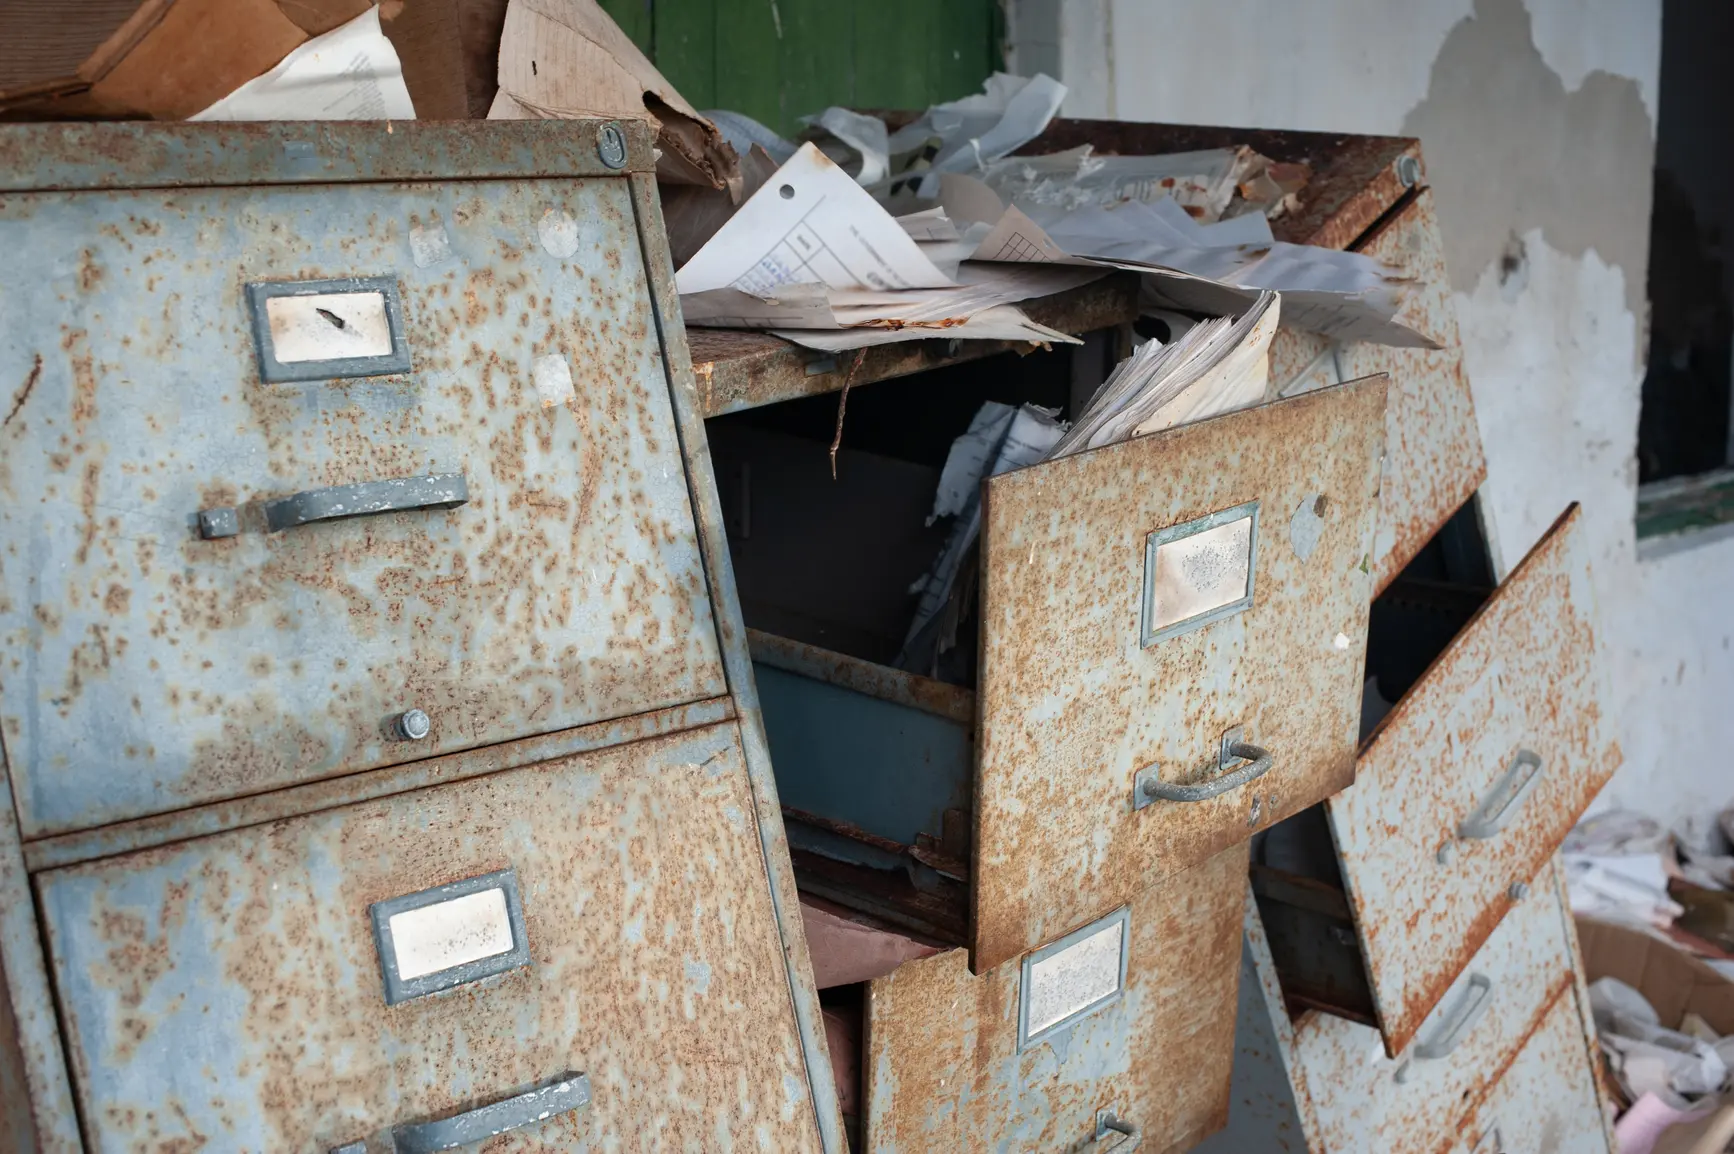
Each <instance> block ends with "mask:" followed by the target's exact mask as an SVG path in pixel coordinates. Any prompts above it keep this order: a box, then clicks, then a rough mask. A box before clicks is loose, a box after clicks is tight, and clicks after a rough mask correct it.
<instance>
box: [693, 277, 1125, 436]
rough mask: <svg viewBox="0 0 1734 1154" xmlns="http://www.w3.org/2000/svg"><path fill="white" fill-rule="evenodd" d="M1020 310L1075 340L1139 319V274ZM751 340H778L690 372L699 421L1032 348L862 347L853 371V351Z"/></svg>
mask: <svg viewBox="0 0 1734 1154" xmlns="http://www.w3.org/2000/svg"><path fill="white" fill-rule="evenodd" d="M1018 307H1020V308H1022V309H1023V310H1024V311H1025V312H1026V313H1028V314H1029V316H1030V319H1032V320H1034V321H1035V322H1036V323H1038V324H1043V325H1047V326H1048V327H1049V328H1053V329H1058V330H1060V331H1061V332H1064V333H1068V334H1071V335H1074V336H1075V335H1077V334H1078V333H1083V332H1089V331H1091V330H1092V329H1098V328H1108V327H1111V326H1113V325H1117V324H1128V323H1130V322H1131V321H1133V320H1135V319H1136V318H1137V316H1138V282H1137V274H1135V273H1127V272H1110V273H1108V274H1107V275H1106V276H1104V277H1102V278H1101V279H1100V280H1095V281H1091V282H1090V283H1089V284H1086V285H1082V286H1080V287H1078V288H1075V289H1068V290H1067V291H1065V292H1062V293H1055V294H1054V295H1053V296H1050V297H1041V298H1038V299H1036V300H1031V301H1024V302H1022V303H1021V304H1020V305H1019V306H1018ZM756 335H759V336H763V337H764V338H765V339H766V341H767V342H769V341H775V342H776V346H775V347H772V346H770V345H769V344H767V346H766V347H765V348H764V349H763V350H762V351H758V352H749V353H746V354H744V355H742V356H737V357H727V358H719V359H717V360H710V361H701V362H699V363H698V364H696V365H694V366H693V369H694V373H695V374H696V376H697V378H698V379H699V380H700V381H701V382H702V387H701V388H699V389H698V390H697V391H696V395H697V397H698V401H699V407H700V410H701V412H702V413H703V415H704V416H706V417H720V416H723V415H724V414H727V413H737V412H741V411H743V410H746V409H754V408H758V407H759V406H760V405H771V404H776V403H777V402H779V401H790V400H796V399H798V398H801V397H815V396H822V395H824V394H826V393H835V392H838V391H840V390H841V389H842V388H843V383H844V381H845V380H847V381H848V382H849V386H850V387H851V388H859V387H860V386H862V385H869V384H874V383H876V382H878V381H888V380H892V379H894V378H896V377H907V376H911V375H913V374H915V373H924V372H927V371H928V370H929V369H939V368H945V367H946V366H948V365H957V364H963V363H965V362H967V361H975V360H980V359H982V358H983V357H991V356H995V355H997V354H999V353H1004V352H1019V351H1025V352H1027V351H1028V350H1030V349H1031V348H1032V347H1033V346H1031V345H1030V344H1028V343H1027V342H1024V341H979V340H965V341H959V342H958V345H959V347H958V349H957V351H956V352H948V351H944V350H946V349H948V348H949V344H950V342H949V341H948V340H947V339H946V338H945V337H943V336H938V337H934V338H929V339H926V340H918V341H899V342H897V343H894V344H888V345H874V346H872V347H870V348H867V349H866V350H864V355H863V356H862V358H861V363H860V365H859V366H858V367H855V368H854V369H853V371H851V369H850V365H851V364H852V363H853V362H854V360H855V354H854V353H852V352H844V353H836V354H819V353H814V352H812V351H810V350H806V349H802V348H801V347H800V346H798V345H795V344H791V343H789V342H786V341H783V340H781V338H777V337H771V336H770V335H769V334H762V333H761V334H756ZM826 360H830V361H832V362H834V367H832V368H830V369H828V370H827V371H825V372H815V373H812V374H811V375H809V373H808V367H809V363H812V364H819V363H821V362H823V361H826Z"/></svg>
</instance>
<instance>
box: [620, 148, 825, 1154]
mask: <svg viewBox="0 0 1734 1154" xmlns="http://www.w3.org/2000/svg"><path fill="white" fill-rule="evenodd" d="M630 184H631V188H632V207H633V213H634V216H635V218H636V220H637V223H638V240H639V249H640V253H641V255H642V256H643V259H644V263H645V276H646V278H647V280H648V281H649V284H650V296H651V305H652V310H653V313H654V315H655V318H656V329H657V338H658V340H659V341H660V343H661V348H662V359H663V369H664V372H665V373H666V376H667V380H668V390H669V400H670V402H671V403H672V404H673V406H674V416H675V431H676V435H677V436H678V437H679V438H680V450H681V460H682V463H683V464H684V466H685V468H686V478H687V487H688V488H689V490H690V491H691V493H692V507H693V519H694V523H695V525H696V528H697V533H698V544H699V555H700V557H701V558H702V559H703V562H704V568H705V576H706V579H707V581H708V583H709V585H710V592H711V600H712V606H713V609H714V619H715V622H716V630H717V640H718V642H719V644H720V646H721V649H722V655H723V675H724V677H725V678H726V679H727V682H728V688H729V692H730V693H731V694H732V695H733V697H734V702H735V709H736V722H737V726H738V728H739V731H740V739H741V748H742V753H743V756H744V758H745V761H746V766H747V779H748V782H749V784H750V786H751V788H752V790H753V795H754V804H755V806H756V808H757V815H756V816H757V819H758V830H759V847H760V850H761V852H762V853H763V855H764V865H765V874H766V879H767V881H768V883H769V887H770V898H771V908H772V911H773V913H774V915H775V917H776V920H777V929H778V931H779V932H780V933H781V935H782V939H783V966H784V975H785V979H786V980H787V982H788V987H789V1001H790V1004H791V1006H792V1008H793V1010H794V1013H795V1024H796V1028H797V1030H798V1031H799V1033H800V1038H801V1049H802V1058H803V1059H804V1060H805V1063H806V1069H807V1086H808V1093H809V1095H810V1101H811V1102H812V1109H813V1115H814V1122H815V1124H816V1125H817V1127H818V1130H819V1139H820V1142H821V1143H822V1144H823V1147H824V1149H825V1151H826V1154H848V1149H849V1146H848V1139H847V1137H846V1136H845V1134H844V1131H843V1112H842V1109H841V1107H840V1106H839V1104H838V1100H837V1085H836V1079H835V1078H834V1077H833V1075H832V1072H831V1052H830V1049H829V1047H828V1046H827V1044H826V1040H825V1027H824V1019H823V1016H822V1011H821V1009H820V1006H819V989H818V985H817V984H816V983H815V982H814V980H813V963H812V959H811V958H810V957H809V956H808V953H807V935H806V929H805V927H804V926H803V923H802V921H801V906H800V897H799V895H798V893H797V892H796V889H795V867H794V863H793V861H792V860H791V859H790V856H789V841H788V837H787V835H786V834H785V833H784V831H783V815H782V809H781V806H780V804H779V802H778V800H777V782H776V777H775V775H774V774H773V772H772V769H771V757H770V750H769V747H768V746H767V744H766V742H765V730H764V722H763V720H762V719H761V717H760V715H759V694H758V686H757V684H756V683H755V682H754V681H753V663H752V656H751V655H750V654H749V653H748V652H747V635H746V622H745V620H744V619H743V617H742V615H741V601H740V594H739V592H738V591H737V590H736V588H735V576H734V569H733V567H732V566H731V565H730V563H729V552H728V540H727V538H726V537H725V536H724V533H723V514H722V500H721V497H720V496H719V494H718V492H717V486H716V473H715V469H714V467H713V466H712V464H711V459H710V444H709V441H708V440H707V438H706V436H705V430H704V415H703V412H702V410H701V408H700V406H699V404H698V397H697V394H696V391H695V387H694V382H693V372H692V359H691V357H690V356H689V354H688V352H687V346H686V325H685V323H684V322H683V321H682V319H681V312H680V295H679V294H678V293H677V292H676V291H675V287H674V263H673V260H672V258H671V257H670V256H669V252H668V234H667V232H666V230H665V228H664V226H663V222H662V203H661V201H660V200H659V199H658V196H657V192H656V181H655V178H654V177H652V176H650V175H649V174H646V173H635V174H634V175H633V176H632V177H631V178H630Z"/></svg>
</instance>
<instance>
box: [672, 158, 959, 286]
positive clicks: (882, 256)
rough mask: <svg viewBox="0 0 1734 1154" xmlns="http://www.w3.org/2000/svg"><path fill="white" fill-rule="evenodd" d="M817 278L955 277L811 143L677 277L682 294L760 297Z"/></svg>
mask: <svg viewBox="0 0 1734 1154" xmlns="http://www.w3.org/2000/svg"><path fill="white" fill-rule="evenodd" d="M807 281H816V282H818V283H820V284H824V285H828V286H830V287H832V288H874V289H907V288H939V287H942V286H945V285H949V284H950V283H951V281H950V280H949V279H948V278H947V277H946V276H945V275H944V274H942V273H941V272H940V271H939V269H937V268H935V267H934V265H933V262H931V261H929V260H928V259H927V257H925V256H924V255H922V252H921V249H920V248H919V247H917V246H916V243H915V242H914V241H913V240H911V239H910V238H909V234H908V233H906V232H904V231H903V229H902V228H901V227H900V226H899V225H898V224H897V221H896V220H895V219H894V218H893V217H892V216H891V215H890V214H889V213H887V212H886V211H885V210H884V209H883V208H881V207H880V206H879V203H878V202H877V201H875V200H874V199H873V198H872V196H870V195H869V194H868V193H867V192H866V191H865V190H864V189H862V188H861V186H860V185H858V184H856V183H855V181H854V180H853V179H852V178H851V177H850V176H849V174H848V173H846V172H844V171H843V170H842V169H841V168H838V167H837V166H836V164H834V163H832V162H831V160H830V159H828V158H827V157H826V156H825V154H824V153H822V152H820V151H819V150H818V149H817V148H816V147H814V146H813V145H812V144H805V145H802V146H801V149H800V151H798V152H796V153H795V155H794V156H793V157H792V158H791V159H790V160H789V162H788V163H787V164H785V165H783V166H782V167H781V168H779V169H778V170H777V172H776V175H774V176H773V177H772V178H771V179H770V180H769V181H768V182H767V183H766V184H765V186H764V187H763V188H761V189H760V190H759V191H758V192H757V193H755V194H754V195H753V197H752V199H750V200H748V201H747V202H746V203H745V204H743V205H742V206H741V208H740V211H739V212H737V213H735V214H734V216H733V217H731V218H730V219H729V222H728V223H727V224H725V225H723V227H722V228H721V229H719V230H718V231H717V234H716V235H715V236H713V237H711V238H710V240H709V241H708V242H707V243H706V244H705V246H704V247H703V248H702V249H700V250H699V252H698V254H697V255H696V256H694V257H693V258H692V260H690V261H688V262H687V263H686V265H685V266H684V267H682V268H681V270H680V271H679V272H678V273H676V274H675V283H676V285H677V286H678V287H679V289H680V291H681V293H682V294H686V293H697V292H705V291H707V290H709V289H718V288H736V289H739V290H741V291H742V292H747V293H752V294H754V295H756V296H766V295H770V294H772V293H774V292H775V291H776V290H777V289H779V288H781V287H782V286H783V285H787V284H796V283H800V282H807Z"/></svg>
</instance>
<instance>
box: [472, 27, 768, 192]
mask: <svg viewBox="0 0 1734 1154" xmlns="http://www.w3.org/2000/svg"><path fill="white" fill-rule="evenodd" d="M499 84H500V94H501V97H503V98H505V100H509V101H510V102H511V104H507V103H504V102H503V101H502V100H501V99H496V100H495V101H494V103H493V105H492V106H491V107H490V108H489V111H488V118H489V119H490V120H497V119H543V120H567V119H577V118H580V117H594V116H602V117H618V118H629V119H634V120H649V121H650V122H651V123H652V124H653V125H655V126H656V130H657V141H656V142H657V146H658V148H659V150H660V155H659V156H658V158H657V162H656V175H657V179H658V180H662V181H668V182H671V183H675V184H701V185H708V186H709V187H712V188H727V189H729V190H730V195H731V196H733V197H737V198H738V196H739V193H740V171H739V167H738V163H737V160H736V157H735V152H734V149H733V148H731V147H730V146H729V144H728V142H727V141H726V140H724V139H723V137H722V134H721V133H720V132H718V131H717V129H716V126H715V125H713V124H711V123H710V121H708V120H706V119H704V117H702V116H700V115H699V114H698V112H697V111H696V110H695V109H694V108H693V107H692V105H690V104H688V103H687V102H686V101H685V99H683V98H682V97H681V95H680V93H678V92H676V91H675V89H674V86H673V85H672V84H670V83H669V82H668V81H667V80H666V79H664V78H663V75H662V73H660V72H658V71H657V70H656V66H655V65H653V64H651V63H650V61H649V60H646V59H645V57H644V54H643V53H642V52H640V51H639V50H638V46H637V45H636V44H634V43H633V42H632V41H631V39H630V38H628V37H627V35H626V33H624V32H622V31H621V30H620V26H619V25H617V24H615V23H614V21H613V20H612V19H610V18H609V16H608V14H607V13H606V12H604V11H602V9H601V8H600V7H599V6H598V5H597V4H596V3H595V0H511V3H510V4H508V5H507V7H506V19H505V25H504V27H503V28H502V29H501V32H500V55H499ZM511 105H516V106H517V107H515V108H514V107H511Z"/></svg>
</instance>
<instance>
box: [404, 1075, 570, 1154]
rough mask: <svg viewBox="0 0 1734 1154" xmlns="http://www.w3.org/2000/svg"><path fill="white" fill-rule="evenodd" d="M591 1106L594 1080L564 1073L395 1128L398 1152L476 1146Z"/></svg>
mask: <svg viewBox="0 0 1734 1154" xmlns="http://www.w3.org/2000/svg"><path fill="white" fill-rule="evenodd" d="M588 1105H590V1079H589V1077H588V1076H587V1075H584V1074H562V1075H561V1076H560V1077H558V1078H555V1079H554V1080H553V1081H551V1082H545V1083H543V1084H542V1085H540V1086H537V1087H536V1088H535V1089H533V1090H526V1091H524V1092H523V1093H522V1094H514V1095H512V1097H510V1098H505V1099H502V1100H501V1101H498V1102H494V1103H491V1104H489V1105H487V1106H477V1107H476V1108H475V1109H474V1110H466V1111H464V1112H463V1113H462V1114H454V1115H452V1116H451V1117H450V1118H440V1119H438V1120H437V1121H433V1122H407V1123H405V1124H404V1125H402V1126H398V1127H395V1128H393V1130H392V1132H391V1138H392V1143H393V1144H394V1145H395V1146H396V1148H397V1154H431V1152H432V1151H435V1150H452V1149H455V1148H456V1147H459V1146H472V1145H475V1144H476V1143H478V1142H483V1141H486V1140H487V1139H489V1138H491V1137H493V1136H494V1135H496V1134H503V1133H505V1132H506V1131H507V1130H517V1129H520V1128H522V1127H524V1126H533V1125H535V1124H536V1123H538V1122H545V1121H547V1120H548V1119H549V1118H552V1117H554V1116H556V1115H558V1114H569V1113H571V1112H572V1111H574V1110H577V1109H581V1108H582V1107H585V1106H588Z"/></svg>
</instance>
